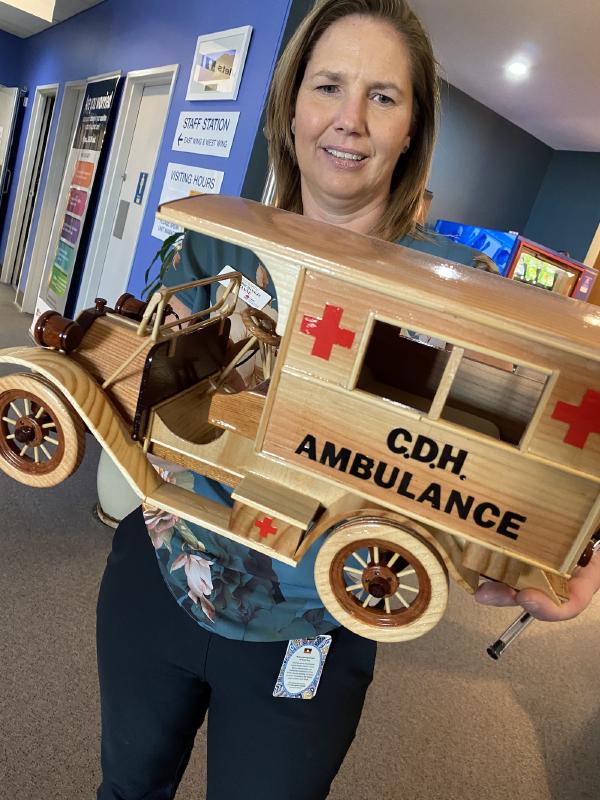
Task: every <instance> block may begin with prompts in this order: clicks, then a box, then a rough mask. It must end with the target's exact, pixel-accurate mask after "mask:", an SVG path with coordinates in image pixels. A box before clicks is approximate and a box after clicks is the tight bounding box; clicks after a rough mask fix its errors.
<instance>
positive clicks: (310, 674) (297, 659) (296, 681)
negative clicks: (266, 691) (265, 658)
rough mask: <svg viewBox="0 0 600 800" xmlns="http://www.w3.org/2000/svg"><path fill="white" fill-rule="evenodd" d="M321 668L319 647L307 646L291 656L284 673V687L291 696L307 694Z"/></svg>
mask: <svg viewBox="0 0 600 800" xmlns="http://www.w3.org/2000/svg"><path fill="white" fill-rule="evenodd" d="M320 666H321V653H320V652H319V648H318V647H314V646H311V645H306V646H304V647H300V648H299V649H298V650H296V652H295V653H293V654H292V655H291V656H290V659H289V661H288V662H287V664H286V667H285V670H284V672H283V677H282V681H283V686H284V689H285V691H286V692H289V694H300V693H301V692H305V691H306V690H307V689H308V687H309V686H310V685H311V683H312V682H313V681H314V679H315V678H316V677H317V673H318V671H319V668H320Z"/></svg>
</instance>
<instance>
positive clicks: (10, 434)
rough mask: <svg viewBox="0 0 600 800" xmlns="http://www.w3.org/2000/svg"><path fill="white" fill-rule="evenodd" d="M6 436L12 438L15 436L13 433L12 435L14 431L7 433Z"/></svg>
mask: <svg viewBox="0 0 600 800" xmlns="http://www.w3.org/2000/svg"><path fill="white" fill-rule="evenodd" d="M6 438H7V439H14V438H15V435H14V433H9V434H8V436H7V437H6Z"/></svg>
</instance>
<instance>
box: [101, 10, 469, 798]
mask: <svg viewBox="0 0 600 800" xmlns="http://www.w3.org/2000/svg"><path fill="white" fill-rule="evenodd" d="M437 98H438V95H437V78H436V68H435V60H434V58H433V54H432V51H431V47H430V43H429V40H428V38H427V35H426V34H425V32H424V31H423V29H422V27H421V25H420V23H419V21H418V20H417V18H416V17H415V16H414V14H413V13H412V12H411V11H410V9H409V8H408V6H407V5H406V3H405V2H404V1H403V0H322V2H320V3H318V4H317V7H316V8H315V9H314V10H313V11H312V12H311V13H310V14H309V15H308V16H307V18H306V19H305V20H304V22H303V23H302V25H301V26H300V28H299V29H298V31H297V33H296V35H295V36H294V38H293V39H292V40H291V41H290V43H289V45H288V47H287V48H286V51H285V53H284V54H283V56H282V58H281V60H280V62H279V64H278V67H277V70H276V73H275V76H274V79H273V84H272V90H271V94H270V98H269V103H268V113H267V117H268V131H269V144H270V149H271V159H272V162H273V164H274V168H275V175H276V181H277V187H278V198H277V202H278V205H280V206H281V207H283V208H286V209H288V210H292V211H296V212H298V213H302V214H304V215H305V216H307V217H309V218H311V219H317V220H321V221H325V222H329V223H332V224H335V225H339V226H341V227H346V228H349V229H351V230H355V231H358V232H361V233H369V234H372V235H377V236H380V237H383V238H386V239H389V240H391V241H397V242H400V243H402V244H405V245H408V246H411V247H415V248H418V249H423V250H428V251H430V252H436V253H439V254H441V255H443V256H444V257H450V258H453V259H454V260H459V261H460V260H462V261H463V262H464V263H471V261H472V259H473V256H474V254H475V253H474V251H472V250H470V248H463V247H457V246H453V245H451V244H450V243H449V242H447V240H441V239H438V238H427V237H425V236H423V235H422V234H419V232H418V230H417V227H416V223H415V220H416V219H417V216H418V213H419V210H420V203H421V199H422V197H423V191H424V188H425V181H426V179H427V175H428V171H429V166H430V161H431V156H432V151H433V146H434V140H435V119H436V108H437ZM232 264H233V265H235V267H236V268H237V269H239V270H241V271H242V272H244V274H245V275H246V276H247V277H248V278H249V279H251V280H252V281H253V282H255V283H256V284H257V285H258V286H259V287H260V288H261V289H262V290H263V291H265V292H266V293H267V294H268V295H269V297H270V303H271V307H272V308H274V306H275V302H276V298H275V297H274V291H273V288H272V286H271V284H270V282H269V280H268V276H267V275H266V273H265V271H264V268H262V267H261V265H260V264H259V263H258V261H257V259H256V258H255V257H254V255H253V254H252V253H250V252H249V251H247V250H242V249H241V248H236V247H233V246H232V245H223V244H222V243H218V242H214V241H213V240H210V239H207V237H203V236H197V235H194V236H187V237H186V240H185V245H184V250H183V258H182V262H181V265H180V267H179V268H178V270H177V272H176V274H175V275H173V276H171V282H172V283H174V284H175V283H181V282H183V281H185V280H190V279H193V278H196V277H201V276H203V275H206V274H216V273H218V272H219V271H220V270H221V269H222V267H223V266H225V265H232ZM183 301H184V303H185V304H186V305H187V306H188V307H191V308H194V309H195V308H197V307H200V306H202V307H206V305H207V304H208V302H209V298H207V297H206V296H202V295H195V294H192V295H190V294H186V295H184V297H183ZM165 469H166V472H167V473H170V474H171V475H172V473H173V470H171V469H170V468H168V467H166V468H165ZM173 477H174V478H175V479H177V480H178V481H181V482H183V483H185V482H187V485H188V488H189V487H190V486H191V483H193V488H194V490H195V491H197V492H199V493H201V494H205V495H210V496H212V497H213V498H217V499H220V500H221V501H222V502H224V503H228V502H230V500H229V494H230V490H229V489H228V488H227V487H225V486H223V485H221V484H218V483H216V482H214V481H209V480H207V479H204V478H202V477H201V476H198V475H192V474H191V473H184V474H183V475H182V474H181V473H180V474H179V475H174V476H173ZM148 533H149V534H150V537H148ZM152 545H154V547H153V546H152ZM318 547H319V542H317V543H315V545H314V546H313V547H312V548H311V550H310V551H309V552H308V554H307V555H306V556H305V557H304V559H303V560H302V562H301V564H300V565H299V567H298V568H296V569H295V570H294V569H292V568H289V567H286V566H285V565H281V564H276V563H274V562H272V561H271V560H270V559H269V558H267V557H266V556H263V555H261V554H257V553H256V552H255V551H251V550H249V549H248V548H245V547H242V546H240V545H237V544H235V543H233V542H231V541H229V540H226V539H223V538H222V537H219V536H217V535H215V534H212V533H210V532H208V531H205V530H203V529H202V528H200V527H198V526H194V525H188V524H186V523H184V522H182V521H181V520H177V519H175V518H172V517H168V515H165V514H160V513H156V512H155V511H153V510H152V509H146V513H145V519H144V516H143V515H142V512H141V510H137V511H136V512H134V513H133V514H131V515H130V516H129V517H128V518H127V519H126V520H124V521H123V523H122V524H121V525H120V527H119V529H118V531H117V533H116V535H115V541H114V545H113V551H112V553H111V555H110V557H109V561H108V565H107V569H106V573H105V576H104V579H103V583H102V588H101V593H100V599H99V606H98V661H99V672H100V685H101V694H102V722H103V738H102V764H103V782H102V785H101V787H100V789H99V791H98V797H99V798H100V800H108V798H122V799H123V800H141V798H148V800H149V799H150V798H156V799H158V798H172V797H174V795H175V791H176V789H177V786H178V784H179V781H180V778H181V776H182V774H183V771H184V769H185V766H186V764H187V761H188V758H189V754H190V752H191V749H192V746H193V742H194V737H195V734H196V732H197V730H198V728H199V726H200V725H201V724H202V722H203V719H204V716H205V713H206V711H207V709H208V710H209V719H208V786H207V798H208V800H238V798H239V799H241V798H242V797H244V798H246V797H260V798H261V800H269V798H273V800H274V799H275V798H277V800H282V798H286V800H322V798H324V797H326V796H327V793H328V791H329V786H330V784H331V781H332V780H333V778H334V776H335V774H336V772H337V771H338V769H339V766H340V764H341V762H342V760H343V758H344V756H345V754H346V751H347V749H348V747H349V746H350V743H351V741H352V739H353V737H354V732H355V730H356V726H357V724H358V721H359V718H360V713H361V710H362V706H363V702H364V697H365V693H366V690H367V688H368V685H369V683H370V681H371V679H372V674H373V665H374V659H375V644H374V643H373V642H372V641H369V640H366V639H361V638H359V637H357V636H355V635H354V634H352V633H351V632H349V631H348V630H346V629H344V628H340V627H339V626H338V625H337V623H336V621H335V620H334V619H333V618H331V617H330V616H329V615H328V614H327V613H326V612H325V610H324V609H323V607H322V606H321V603H320V600H319V598H318V595H317V592H316V589H315V586H314V580H313V577H312V568H313V564H314V558H315V555H316V552H317V550H318ZM178 606H180V607H178ZM326 635H330V636H331V638H332V641H331V647H330V651H329V655H328V656H327V659H326V661H325V667H324V670H323V674H322V676H321V681H320V685H319V689H318V692H317V694H316V696H315V697H314V698H313V699H312V700H310V701H304V700H292V699H288V698H282V697H274V696H273V690H274V685H275V681H276V678H277V675H278V673H279V670H280V667H281V664H282V661H283V657H284V654H285V651H286V646H287V641H288V639H290V638H305V639H307V640H312V639H313V638H314V637H317V636H326Z"/></svg>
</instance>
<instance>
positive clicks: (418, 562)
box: [315, 518, 448, 642]
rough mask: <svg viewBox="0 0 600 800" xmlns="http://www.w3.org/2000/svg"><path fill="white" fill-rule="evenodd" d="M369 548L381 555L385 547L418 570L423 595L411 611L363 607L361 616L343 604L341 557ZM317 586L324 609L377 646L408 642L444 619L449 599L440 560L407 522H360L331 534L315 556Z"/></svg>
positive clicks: (349, 603)
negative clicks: (374, 548) (388, 611)
mask: <svg viewBox="0 0 600 800" xmlns="http://www.w3.org/2000/svg"><path fill="white" fill-rule="evenodd" d="M373 545H376V546H377V547H378V548H379V549H380V550H381V551H383V550H384V549H386V545H387V547H389V550H390V551H391V552H392V553H394V552H401V553H406V556H405V557H406V558H407V560H408V561H409V564H412V563H414V564H415V567H417V569H418V568H419V567H420V569H422V571H423V573H424V575H421V576H420V577H419V588H420V590H421V592H423V591H425V596H424V597H420V596H417V597H416V600H415V605H416V607H415V608H414V609H411V608H408V609H406V611H405V612H400V613H389V614H386V612H385V609H384V610H383V611H377V610H375V609H371V610H370V609H369V608H366V607H363V609H362V611H361V610H360V609H359V604H358V603H356V602H352V601H351V599H350V598H348V600H347V601H346V602H345V601H344V588H343V585H342V587H341V588H340V572H341V570H342V569H343V565H342V563H341V562H340V560H339V556H340V554H343V553H344V552H346V551H350V550H352V549H354V548H357V549H358V548H363V547H371V546H373ZM408 554H410V555H408ZM413 560H414V561H413ZM359 564H360V562H355V566H356V568H357V570H361V567H360V566H359ZM363 571H364V570H363ZM357 577H359V576H358V575H357ZM315 583H316V585H317V589H318V590H319V595H320V597H321V599H322V600H323V602H324V604H325V606H326V608H327V609H328V610H329V611H330V613H332V614H333V615H334V616H335V617H336V619H338V620H339V621H340V622H342V623H343V624H344V625H345V626H346V627H347V628H349V629H350V630H352V631H354V633H357V634H358V635H359V636H364V637H366V638H369V639H376V640H377V641H380V642H401V641H408V640H410V639H415V638H417V637H419V636H422V635H423V634H425V633H427V632H428V631H430V630H431V629H432V628H433V627H434V626H435V625H436V624H437V623H438V622H439V620H440V619H441V617H442V616H443V614H444V611H445V609H446V603H447V599H448V577H447V574H446V570H445V568H444V565H443V562H442V560H441V559H440V558H439V555H438V554H437V551H436V550H435V548H432V547H431V546H430V545H429V544H428V543H426V542H425V541H424V540H423V539H421V538H419V536H418V534H416V532H414V533H413V532H412V531H411V530H410V522H409V521H408V520H404V522H403V523H396V524H393V523H390V522H387V521H362V520H361V519H360V518H358V519H357V520H355V521H354V522H352V523H347V524H346V525H342V526H340V527H339V528H338V529H337V530H334V531H333V532H332V533H331V534H330V536H329V537H328V538H327V539H326V541H325V543H324V544H323V546H322V547H321V549H320V550H319V553H318V555H317V560H316V563H315ZM386 617H387V623H386V622H385V620H386Z"/></svg>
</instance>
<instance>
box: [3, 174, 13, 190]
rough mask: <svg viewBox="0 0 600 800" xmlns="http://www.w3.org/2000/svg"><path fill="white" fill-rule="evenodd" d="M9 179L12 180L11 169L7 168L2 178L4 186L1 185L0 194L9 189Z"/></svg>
mask: <svg viewBox="0 0 600 800" xmlns="http://www.w3.org/2000/svg"><path fill="white" fill-rule="evenodd" d="M11 180H12V171H11V170H10V169H7V170H6V176H5V178H4V186H3V187H2V194H7V193H8V190H9V189H10V182H11Z"/></svg>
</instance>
